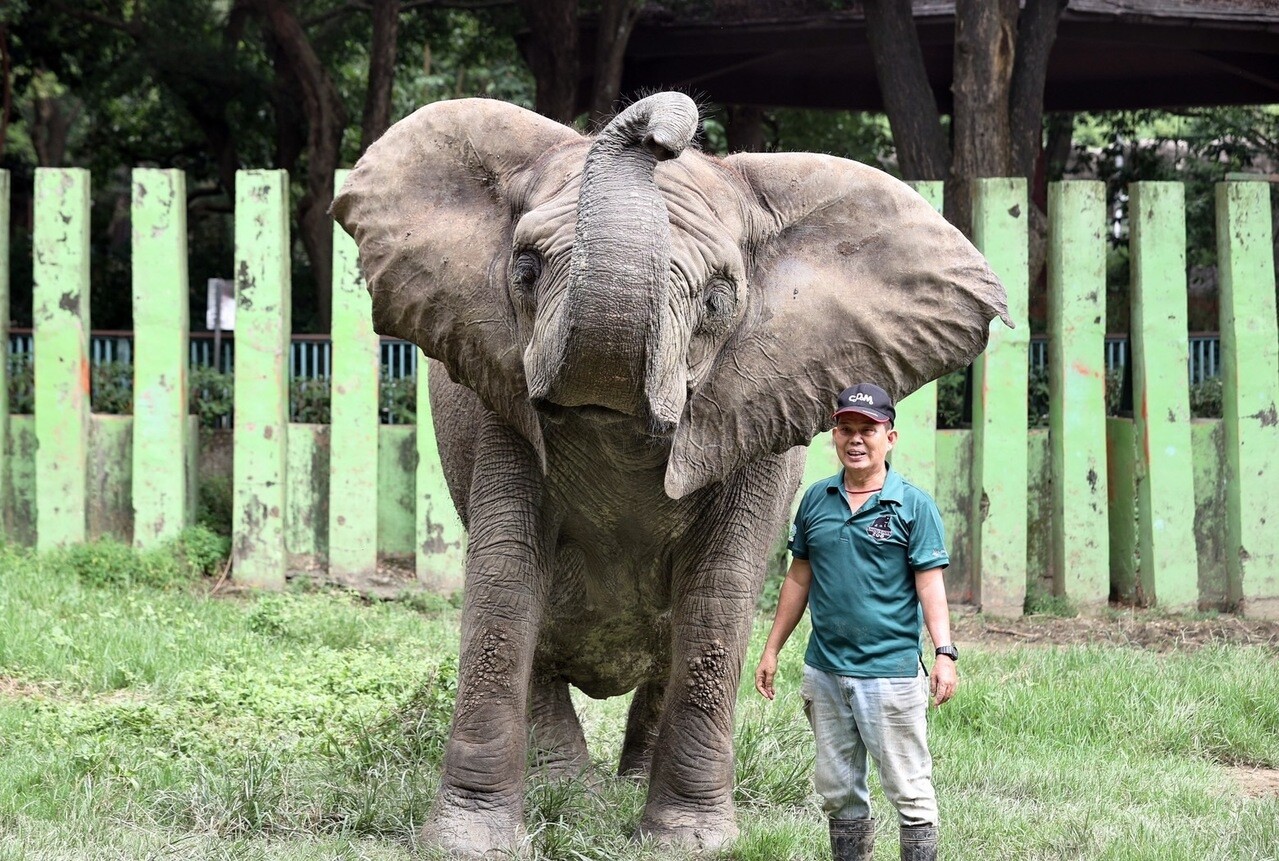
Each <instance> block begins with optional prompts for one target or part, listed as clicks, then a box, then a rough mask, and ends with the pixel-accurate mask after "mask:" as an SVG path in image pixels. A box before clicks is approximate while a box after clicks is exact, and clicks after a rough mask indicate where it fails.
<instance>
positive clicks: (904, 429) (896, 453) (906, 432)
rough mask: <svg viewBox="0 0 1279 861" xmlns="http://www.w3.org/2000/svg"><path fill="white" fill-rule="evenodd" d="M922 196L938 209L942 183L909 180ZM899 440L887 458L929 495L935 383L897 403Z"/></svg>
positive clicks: (933, 483)
mask: <svg viewBox="0 0 1279 861" xmlns="http://www.w3.org/2000/svg"><path fill="white" fill-rule="evenodd" d="M910 185H911V187H912V188H914V189H915V191H917V192H919V194H920V196H921V197H923V198H924V200H926V201H928V203H929V204H930V205H931V206H932V207H933V209H936V210H937V211H938V212H940V211H941V207H942V188H943V184H942V183H941V182H939V181H930V182H913V183H911V184H910ZM896 426H897V434H898V442H897V445H896V446H895V447H894V448H893V456H892V457H891V458H890V460H891V461H892V464H893V468H894V469H896V470H897V471H898V472H900V473H901V474H902V475H903V476H905V477H906V478H908V479H909V480H910V482H911V484H913V485H915V486H916V487H918V488H919V489H920V490H923V491H924V492H926V493H927V494H928V495H929V496H934V495H936V493H937V383H936V381H933V382H930V383H926V384H924V385H922V386H920V387H919V388H918V389H917V390H915V391H914V392H913V393H911V394H910V395H908V396H906V397H905V398H903V399H902V400H901V402H900V403H898V404H897V421H896Z"/></svg>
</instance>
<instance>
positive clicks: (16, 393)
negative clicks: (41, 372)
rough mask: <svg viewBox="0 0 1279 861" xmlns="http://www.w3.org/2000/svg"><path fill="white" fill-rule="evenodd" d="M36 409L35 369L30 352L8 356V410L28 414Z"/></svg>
mask: <svg viewBox="0 0 1279 861" xmlns="http://www.w3.org/2000/svg"><path fill="white" fill-rule="evenodd" d="M35 411H36V369H35V363H34V362H32V360H31V354H30V353H17V354H12V355H10V356H9V412H10V414H12V415H19V416H29V415H32V414H33V413H34V412H35Z"/></svg>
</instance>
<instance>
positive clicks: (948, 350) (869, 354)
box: [666, 154, 1012, 499]
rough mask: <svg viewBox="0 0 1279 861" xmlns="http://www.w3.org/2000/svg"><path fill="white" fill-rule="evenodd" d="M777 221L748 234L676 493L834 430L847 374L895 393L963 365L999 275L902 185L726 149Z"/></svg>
mask: <svg viewBox="0 0 1279 861" xmlns="http://www.w3.org/2000/svg"><path fill="white" fill-rule="evenodd" d="M725 164H726V166H727V167H728V168H729V169H730V170H732V171H734V172H735V173H736V174H737V176H738V177H740V179H741V180H742V182H743V183H744V186H745V188H746V189H747V191H746V194H747V196H748V206H749V207H755V208H756V210H757V216H758V218H757V220H758V221H759V222H760V223H762V224H766V225H769V228H768V229H767V230H766V232H765V235H764V236H763V237H762V238H760V240H759V241H757V242H752V243H751V244H752V248H753V259H752V261H751V263H752V264H753V265H752V273H751V284H750V298H749V301H750V303H751V306H750V309H749V311H748V315H747V318H746V320H745V322H744V323H743V324H742V327H741V328H740V329H739V331H738V332H737V333H736V334H735V335H734V336H733V338H732V339H731V340H730V341H729V343H728V344H726V345H725V347H724V349H723V350H722V351H721V353H720V355H719V356H718V357H717V359H716V361H715V365H714V367H713V368H712V370H711V372H710V374H709V375H708V377H707V379H706V381H705V382H704V383H703V384H702V385H700V386H699V387H698V388H697V389H696V390H695V391H693V392H692V393H691V395H690V396H689V399H688V403H687V405H686V406H685V410H684V414H683V416H682V418H681V421H680V423H679V426H678V427H677V429H676V432H675V440H674V446H673V449H672V452H671V457H670V461H669V463H668V466H667V470H666V492H667V494H668V495H670V496H671V497H673V498H676V499H678V498H679V497H682V496H684V495H686V494H688V493H690V492H692V491H694V490H696V489H698V488H700V487H703V486H705V485H707V484H710V483H712V482H716V481H720V480H722V479H724V478H725V477H726V476H727V475H729V474H730V473H731V472H733V471H734V470H736V469H738V468H739V467H741V466H744V465H745V464H747V463H751V462H752V461H755V460H759V459H760V458H763V457H767V456H769V455H772V454H780V453H781V452H784V451H786V450H788V449H790V448H792V447H793V446H797V445H807V444H808V443H809V442H810V441H811V440H812V438H813V436H815V435H816V434H817V433H819V432H820V431H823V430H825V429H827V428H829V427H830V426H831V420H830V415H831V413H832V412H833V411H834V409H835V399H836V395H837V393H838V392H839V391H840V390H841V389H842V388H843V387H844V386H845V385H847V381H848V380H854V379H862V380H875V381H877V382H878V383H879V384H880V385H881V386H883V388H884V389H886V390H887V391H888V393H889V395H890V396H891V397H892V398H893V399H894V400H900V399H901V398H903V397H905V396H906V395H908V394H910V393H911V392H913V391H914V390H915V389H917V388H919V387H920V386H921V385H923V384H924V383H926V382H928V381H929V380H933V379H936V378H937V377H940V376H942V375H943V374H945V373H948V372H950V371H952V370H955V369H957V368H962V367H964V366H966V365H968V364H969V363H970V362H971V361H972V360H973V358H974V357H976V356H977V354H979V353H980V352H981V351H982V350H983V349H985V347H986V342H987V339H988V337H989V331H990V321H991V319H992V318H994V317H1001V318H1002V319H1003V320H1004V322H1005V323H1008V324H1009V325H1012V321H1011V320H1009V318H1008V310H1007V296H1006V295H1005V292H1004V288H1003V285H1002V284H1000V283H999V280H998V279H997V278H996V277H995V275H994V273H992V272H991V270H990V267H989V266H988V265H987V263H986V260H985V259H984V258H983V257H982V255H981V254H980V253H979V252H978V251H977V250H976V249H975V248H974V247H973V246H972V244H971V243H970V242H969V241H968V240H967V239H965V238H964V236H963V234H961V233H960V232H959V231H958V230H956V229H955V228H954V227H952V226H951V225H950V224H948V223H947V222H946V220H945V219H943V218H942V217H941V216H940V215H938V214H937V212H936V211H935V210H934V209H933V208H932V206H930V205H929V204H928V203H927V202H926V201H924V199H923V198H921V197H920V196H919V195H918V194H917V193H915V191H914V190H912V189H911V188H910V187H909V186H907V185H905V184H904V183H902V182H899V181H898V180H896V179H893V178H892V177H890V176H889V175H887V174H885V173H883V172H882V171H879V170H876V169H874V168H871V167H867V166H866V165H862V164H858V163H856V162H852V161H847V160H845V159H839V158H833V157H831V156H822V155H809V154H772V155H760V154H741V155H735V156H731V157H729V158H728V159H725Z"/></svg>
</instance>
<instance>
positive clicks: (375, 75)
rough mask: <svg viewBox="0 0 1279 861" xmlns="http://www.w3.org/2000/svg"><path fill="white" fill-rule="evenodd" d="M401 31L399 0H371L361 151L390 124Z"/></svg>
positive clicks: (361, 123)
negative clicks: (371, 25)
mask: <svg viewBox="0 0 1279 861" xmlns="http://www.w3.org/2000/svg"><path fill="white" fill-rule="evenodd" d="M399 34H400V0H373V44H372V45H371V46H370V48H369V84H368V89H367V90H366V91H365V94H364V116H363V117H362V118H361V119H360V152H361V153H363V152H364V151H365V150H366V149H368V148H369V144H371V143H373V141H375V140H377V139H378V138H380V137H381V136H382V133H383V132H385V131H386V130H387V128H389V127H390V125H391V88H392V85H393V84H394V83H395V51H396V43H397V41H398V39H399Z"/></svg>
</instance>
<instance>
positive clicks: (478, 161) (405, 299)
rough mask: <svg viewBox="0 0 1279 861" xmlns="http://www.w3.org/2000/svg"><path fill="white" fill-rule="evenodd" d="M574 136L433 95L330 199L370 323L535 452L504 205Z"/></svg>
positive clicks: (521, 116) (517, 199)
mask: <svg viewBox="0 0 1279 861" xmlns="http://www.w3.org/2000/svg"><path fill="white" fill-rule="evenodd" d="M574 142H580V143H582V145H583V146H582V152H581V157H583V158H584V156H585V139H584V138H582V136H581V135H579V134H578V133H577V132H575V131H574V130H572V129H570V128H567V127H565V126H562V125H560V124H559V123H556V122H553V121H552V120H548V119H546V118H545V117H542V116H539V115H538V114H535V113H533V112H532V111H527V110H524V109H523V108H519V107H516V106H514V105H510V104H507V103H505V102H499V101H495V100H491V99H458V100H456V101H447V102H436V103H434V104H430V105H427V106H426V107H423V108H421V109H419V110H418V111H417V112H415V113H413V114H412V115H410V116H408V117H406V118H405V119H403V120H400V121H399V122H398V123H396V124H395V125H393V126H392V127H391V128H390V129H389V130H388V131H387V132H386V134H385V135H383V136H382V137H381V138H380V139H379V140H378V141H377V142H376V143H374V144H373V145H372V146H370V147H369V149H368V151H367V152H365V154H364V155H363V156H362V157H361V158H360V160H359V162H358V163H357V164H356V165H355V168H354V169H353V170H352V171H351V173H350V174H349V175H348V176H347V180H346V182H345V183H344V184H343V185H342V188H341V190H340V191H339V192H338V194H337V196H336V198H335V199H334V201H333V214H334V216H335V217H336V218H337V220H338V222H339V223H340V224H341V225H342V227H343V228H345V229H346V231H347V232H348V233H350V234H351V235H352V236H353V237H355V241H356V244H357V245H358V246H359V249H360V263H361V266H362V268H363V270H364V276H365V278H366V279H367V281H368V284H369V290H370V291H371V292H372V294H373V318H374V328H375V329H376V330H377V331H378V332H379V333H380V334H383V335H390V336H393V337H397V338H404V339H405V340H408V341H412V342H413V343H415V344H417V345H418V346H419V347H421V348H422V351H423V352H424V353H425V354H426V355H428V356H430V357H431V358H433V359H439V360H440V361H441V362H443V363H444V366H445V367H446V368H448V372H449V376H450V377H452V378H453V379H454V380H455V381H457V382H459V383H462V384H463V385H465V386H466V387H467V388H469V389H471V390H472V391H474V392H475V393H476V394H477V395H479V397H480V399H481V400H482V401H483V402H484V404H485V406H487V407H488V408H489V409H491V410H493V411H494V412H496V413H497V414H498V415H500V416H502V417H503V418H504V419H506V420H507V421H508V422H510V423H511V424H512V425H514V426H515V427H516V428H518V429H519V430H520V432H521V433H522V434H523V435H524V437H525V438H526V439H528V440H529V442H530V443H532V444H533V446H534V448H535V449H536V450H537V451H538V454H539V456H541V457H543V458H544V457H545V450H544V449H545V446H544V443H543V440H542V432H541V426H540V424H539V422H538V420H537V416H536V415H535V413H534V412H533V409H532V406H531V405H530V404H529V399H528V390H527V387H526V384H525V381H524V365H523V362H522V360H521V351H522V349H523V345H522V344H520V343H519V339H518V336H517V331H516V322H515V311H514V309H513V307H512V306H511V302H510V299H509V297H508V295H507V290H506V272H507V266H506V261H507V260H508V258H509V256H510V252H511V247H510V246H511V234H512V232H513V229H514V213H515V212H516V211H517V210H518V209H519V207H520V205H521V197H522V195H523V194H526V193H527V189H528V187H529V186H530V184H531V183H532V181H533V178H534V177H535V176H536V175H537V172H538V166H537V165H538V162H539V160H543V159H547V158H549V157H548V155H547V153H548V152H556V151H558V152H560V153H561V154H563V152H564V148H565V147H566V146H567V145H571V144H572V143H574Z"/></svg>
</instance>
